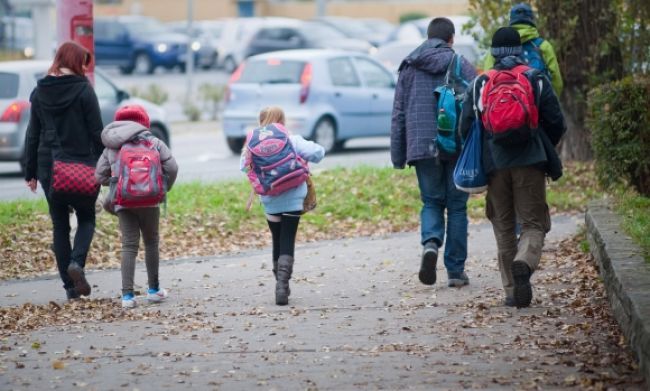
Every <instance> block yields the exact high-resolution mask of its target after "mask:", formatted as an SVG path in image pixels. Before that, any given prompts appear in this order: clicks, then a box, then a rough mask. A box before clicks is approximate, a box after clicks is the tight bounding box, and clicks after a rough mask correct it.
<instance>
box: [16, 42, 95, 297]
mask: <svg viewBox="0 0 650 391" xmlns="http://www.w3.org/2000/svg"><path fill="white" fill-rule="evenodd" d="M91 60H92V58H91V55H90V53H89V52H88V50H86V49H85V48H84V47H83V46H81V45H79V44H77V43H75V42H65V43H64V44H62V45H61V46H60V47H59V49H58V50H57V52H56V55H55V57H54V61H53V63H52V66H51V67H50V69H49V71H48V74H47V76H45V77H44V78H42V79H41V80H39V81H38V84H37V86H36V88H35V89H34V91H33V92H32V94H31V96H30V98H29V100H30V102H31V104H32V106H31V117H30V120H29V125H28V127H27V134H26V136H25V181H26V182H27V186H28V187H29V188H30V189H31V190H32V191H33V192H36V183H37V180H38V182H40V183H41V187H42V188H43V191H44V192H45V198H46V199H47V204H48V207H49V211H50V217H51V218H52V229H53V242H54V245H53V250H54V256H55V258H56V264H57V267H58V269H59V275H60V276H61V280H62V281H63V288H64V289H65V291H66V295H67V297H68V299H75V298H78V297H79V296H80V295H84V296H87V295H89V294H90V285H89V284H88V282H87V281H86V277H85V274H84V266H85V264H86V256H87V255H88V250H89V249H90V243H91V242H92V239H93V235H94V234H95V200H96V199H97V194H95V195H93V196H87V195H69V194H68V195H60V194H56V195H55V194H54V193H52V192H51V191H50V184H51V181H52V164H53V153H61V154H64V155H65V156H69V157H71V158H75V159H80V160H85V161H90V162H93V161H94V162H97V159H98V158H99V155H101V153H102V151H103V149H104V146H103V145H102V141H101V132H102V129H103V127H104V126H103V124H102V118H101V114H100V111H99V103H98V101H97V96H96V95H95V91H94V90H93V88H92V86H91V85H90V83H89V81H88V79H87V78H86V76H85V72H86V68H87V67H88V65H89V64H90V62H91ZM71 209H72V210H74V212H75V213H76V215H77V221H78V226H77V232H76V234H75V237H74V246H71V244H70V219H69V213H70V210H71Z"/></svg>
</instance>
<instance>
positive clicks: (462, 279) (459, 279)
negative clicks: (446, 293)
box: [447, 272, 469, 288]
mask: <svg viewBox="0 0 650 391" xmlns="http://www.w3.org/2000/svg"><path fill="white" fill-rule="evenodd" d="M448 277H449V278H448V282H447V286H448V287H450V288H460V287H462V286H465V285H469V277H467V273H465V272H462V273H460V275H456V276H448Z"/></svg>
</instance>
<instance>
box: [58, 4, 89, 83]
mask: <svg viewBox="0 0 650 391" xmlns="http://www.w3.org/2000/svg"><path fill="white" fill-rule="evenodd" d="M56 30H57V46H58V45H60V44H62V43H63V42H65V41H75V42H78V43H79V44H81V45H82V46H83V47H85V48H86V49H88V51H90V53H91V54H92V62H91V63H90V65H89V66H88V71H87V73H86V75H87V76H88V79H90V81H91V82H94V80H95V79H94V75H93V73H94V71H95V37H94V35H93V2H92V0H57V2H56Z"/></svg>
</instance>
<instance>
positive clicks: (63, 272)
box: [41, 181, 97, 289]
mask: <svg viewBox="0 0 650 391" xmlns="http://www.w3.org/2000/svg"><path fill="white" fill-rule="evenodd" d="M49 185H50V184H49V183H48V182H47V181H41V186H42V187H43V189H49ZM45 195H46V199H47V205H48V207H49V210H50V217H51V218H52V231H53V242H54V244H53V246H52V248H53V250H54V257H55V258H56V266H57V268H58V269H59V275H60V276H61V280H62V281H63V288H65V289H68V288H72V287H74V283H73V282H72V280H71V279H70V277H69V276H68V266H69V265H70V261H74V262H76V263H77V264H78V265H79V266H81V267H82V268H83V267H85V266H86V256H87V255H88V250H90V243H91V242H92V240H93V236H94V235H95V200H96V198H97V197H70V198H69V199H65V200H59V199H52V198H51V197H50V196H49V195H48V191H47V190H45ZM70 208H72V209H74V211H75V214H76V215H77V223H78V224H77V232H76V234H75V236H74V246H71V245H70Z"/></svg>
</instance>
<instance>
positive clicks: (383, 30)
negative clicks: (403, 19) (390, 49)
mask: <svg viewBox="0 0 650 391" xmlns="http://www.w3.org/2000/svg"><path fill="white" fill-rule="evenodd" d="M358 20H359V21H360V22H361V23H363V24H364V25H365V26H366V27H367V28H368V29H369V30H371V31H373V32H374V33H375V35H376V39H377V42H378V43H379V46H381V45H383V44H384V43H385V42H386V40H387V39H388V36H389V35H390V34H391V33H392V32H393V31H394V30H395V28H396V27H397V26H395V25H394V24H392V23H390V22H389V21H387V20H385V19H380V18H361V19H358ZM376 46H377V45H376Z"/></svg>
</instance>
